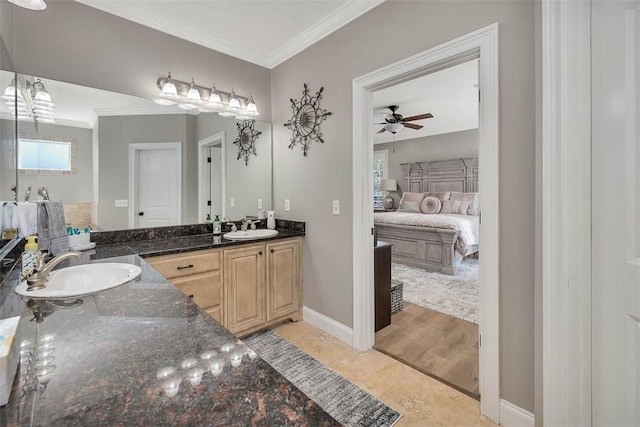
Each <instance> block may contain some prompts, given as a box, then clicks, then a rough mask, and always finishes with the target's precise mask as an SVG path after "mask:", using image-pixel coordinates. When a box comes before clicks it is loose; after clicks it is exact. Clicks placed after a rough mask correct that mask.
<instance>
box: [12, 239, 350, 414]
mask: <svg viewBox="0 0 640 427" xmlns="http://www.w3.org/2000/svg"><path fill="white" fill-rule="evenodd" d="M303 234H304V233H299V232H288V231H283V232H282V233H281V234H280V236H279V237H278V238H275V239H270V240H266V241H252V242H230V241H226V240H225V239H220V238H219V237H218V238H217V239H214V238H213V236H211V235H210V234H208V235H187V236H174V237H171V238H164V239H154V240H135V241H129V242H127V241H118V242H111V244H99V245H98V246H97V247H96V249H95V250H94V251H93V252H91V253H88V254H87V255H86V256H85V257H84V258H83V259H81V260H72V262H73V263H77V262H90V263H96V262H124V263H129V264H134V265H138V266H139V267H140V268H141V269H142V274H141V276H140V277H139V278H138V279H136V280H134V281H133V282H130V283H127V284H124V285H121V286H119V287H116V288H113V289H110V290H107V291H103V292H99V293H97V294H94V295H89V296H85V297H82V298H80V299H79V300H75V301H66V302H64V303H63V302H59V301H58V302H56V301H42V300H40V301H36V300H26V299H25V300H23V299H21V298H20V297H19V296H18V295H17V294H15V293H14V292H13V287H15V286H16V285H17V283H18V281H19V277H18V276H19V274H18V273H19V272H18V271H17V269H14V271H13V272H12V273H10V275H9V277H8V278H7V279H5V282H4V284H3V285H2V286H0V318H5V317H12V316H16V315H20V316H21V319H20V324H19V328H18V330H19V334H20V337H19V341H18V342H19V343H24V344H23V345H24V347H23V349H26V351H24V354H23V358H22V362H21V364H20V366H19V368H18V372H17V374H16V381H15V382H14V388H13V392H12V395H11V399H10V401H9V403H8V404H7V405H6V406H4V407H2V408H0V425H8V426H13V425H18V426H19V425H69V424H73V425H296V426H307V425H313V426H316V425H320V426H323V425H330V426H333V425H339V424H338V423H337V422H336V421H335V420H334V419H333V418H332V417H331V416H330V415H329V414H327V413H326V412H325V411H324V410H322V409H321V408H320V407H318V406H317V405H316V404H315V403H314V402H313V401H311V400H310V399H309V398H308V397H307V396H306V395H304V394H303V393H302V392H300V391H299V390H298V389H297V387H295V386H294V385H292V384H291V383H290V382H289V381H288V380H287V379H286V378H284V377H283V376H282V375H280V374H279V373H278V372H277V371H275V370H274V369H273V368H272V367H271V366H270V365H268V364H267V363H266V362H264V361H263V360H262V359H260V358H259V357H258V358H256V359H250V358H249V357H247V356H245V357H244V358H243V360H242V363H241V364H240V366H238V367H235V368H233V367H231V366H230V365H229V364H228V362H227V365H226V366H225V367H224V369H223V371H222V374H221V375H220V376H218V377H214V376H212V374H211V373H209V372H208V371H207V372H205V374H204V376H203V377H202V381H201V382H200V383H198V384H196V385H192V384H191V383H190V381H188V380H186V379H183V380H182V382H181V384H180V386H179V390H178V391H177V394H176V395H175V396H173V397H169V396H168V395H167V392H166V389H164V388H163V382H162V381H161V380H159V379H157V378H156V374H157V373H158V371H159V370H160V369H161V368H163V367H167V366H173V367H178V372H182V371H180V368H179V365H180V363H181V361H183V360H185V359H188V358H196V359H198V360H199V359H200V356H201V355H202V354H203V353H205V352H207V351H209V350H216V351H218V352H219V351H220V348H221V346H223V345H224V344H228V343H236V342H237V341H236V340H237V338H236V337H235V336H234V335H233V334H232V333H230V332H229V330H227V329H225V327H224V326H226V327H227V328H228V329H230V330H232V331H234V332H235V333H236V334H247V333H249V332H250V331H252V330H257V329H260V328H263V327H266V326H268V325H270V324H272V323H273V322H277V321H281V320H283V319H286V318H294V319H295V318H298V317H299V315H300V305H301V291H300V285H301V283H300V282H301V279H300V277H301V275H300V273H301V268H300V260H301V239H302V237H301V236H302V235H303ZM261 252H262V253H261ZM147 261H148V262H147ZM62 267H64V265H63V266H62ZM179 267H181V268H179ZM185 267H186V268H185ZM165 277H166V278H165ZM214 319H220V320H221V321H216V320H214ZM223 325H224V326H223ZM44 353H47V354H46V355H45V354H44ZM43 358H52V359H51V360H50V362H51V363H50V365H53V367H54V368H53V370H52V371H51V372H50V373H48V374H47V373H45V374H44V375H42V373H40V374H38V372H39V371H38V370H37V367H38V364H39V363H40V361H41V360H42V359H43Z"/></svg>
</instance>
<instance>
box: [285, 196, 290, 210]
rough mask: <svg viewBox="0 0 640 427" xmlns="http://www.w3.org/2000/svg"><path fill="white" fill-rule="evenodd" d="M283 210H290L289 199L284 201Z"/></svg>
mask: <svg viewBox="0 0 640 427" xmlns="http://www.w3.org/2000/svg"><path fill="white" fill-rule="evenodd" d="M284 210H285V211H287V212H289V211H290V210H291V202H289V199H284Z"/></svg>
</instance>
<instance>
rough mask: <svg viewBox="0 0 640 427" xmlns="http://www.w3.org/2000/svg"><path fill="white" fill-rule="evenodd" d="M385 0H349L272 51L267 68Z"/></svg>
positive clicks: (274, 65)
mask: <svg viewBox="0 0 640 427" xmlns="http://www.w3.org/2000/svg"><path fill="white" fill-rule="evenodd" d="M384 1H385V0H370V1H362V0H348V1H347V2H345V3H344V4H343V5H342V6H340V7H339V8H337V9H335V10H334V11H333V12H331V13H330V14H329V15H328V16H326V17H325V18H323V19H321V20H320V21H318V22H317V23H316V24H314V25H312V26H310V27H309V28H307V29H306V30H305V31H303V32H301V33H299V34H298V35H296V37H294V38H293V39H291V41H289V42H288V43H286V44H284V45H282V46H280V47H279V48H277V49H275V50H274V51H272V52H271V54H270V55H269V56H270V58H269V59H270V61H269V66H268V67H267V68H274V67H276V66H278V65H280V64H282V63H283V62H284V61H286V60H287V59H289V58H291V57H293V56H295V55H296V54H298V53H300V52H302V51H303V50H305V49H306V48H308V47H309V46H311V45H312V44H314V43H316V42H318V41H320V40H322V39H323V38H325V37H326V36H328V35H329V34H331V33H333V32H334V31H337V30H338V29H340V28H342V27H344V26H345V25H347V24H348V23H349V22H351V21H353V20H355V19H356V18H359V17H360V16H362V15H364V14H365V13H367V12H368V11H370V10H371V9H373V8H374V7H376V6H378V5H380V4H381V3H383V2H384Z"/></svg>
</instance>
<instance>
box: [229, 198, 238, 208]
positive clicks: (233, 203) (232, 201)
mask: <svg viewBox="0 0 640 427" xmlns="http://www.w3.org/2000/svg"><path fill="white" fill-rule="evenodd" d="M229 206H231V207H232V208H235V207H236V199H234V198H233V197H232V198H231V200H229Z"/></svg>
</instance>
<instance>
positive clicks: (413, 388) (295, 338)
mask: <svg viewBox="0 0 640 427" xmlns="http://www.w3.org/2000/svg"><path fill="white" fill-rule="evenodd" d="M274 331H275V332H276V333H278V334H279V335H280V336H281V337H283V338H285V339H286V340H288V341H290V342H291V343H293V344H294V345H296V346H298V347H299V348H301V349H302V350H304V351H305V352H306V353H308V354H309V355H311V356H312V357H314V358H316V359H318V360H319V361H320V362H322V363H324V364H325V365H327V366H328V367H329V368H331V369H333V370H334V371H336V372H338V373H340V374H341V375H343V376H344V377H346V378H348V379H349V380H351V381H352V382H353V383H354V384H357V385H358V386H360V387H362V388H363V389H364V390H366V391H368V392H369V393H371V394H372V395H373V396H376V397H377V398H378V399H380V400H382V401H383V402H384V403H386V404H387V405H389V406H391V407H392V408H394V409H395V410H397V411H399V412H400V413H402V415H403V417H402V418H401V419H400V421H399V422H398V423H397V424H396V426H397V427H405V426H460V427H463V426H468V427H490V426H495V425H496V424H494V423H492V422H491V421H490V420H488V419H487V418H485V417H481V416H480V403H479V402H478V401H477V400H474V399H472V398H471V397H469V396H467V395H465V394H463V393H461V392H459V391H457V390H455V389H453V388H451V387H449V386H447V385H444V384H442V383H440V382H438V381H436V380H434V379H433V378H431V377H428V376H426V375H424V374H422V373H420V372H418V371H416V370H414V369H412V368H410V367H408V366H406V365H404V364H402V363H400V362H398V361H397V360H395V359H392V358H391V357H388V356H386V355H384V354H382V353H380V352H378V351H376V350H370V351H367V352H364V353H363V352H359V351H356V350H354V349H353V348H351V347H349V346H348V345H346V344H345V343H343V342H342V341H340V340H338V339H337V338H334V337H332V336H331V335H329V334H327V333H326V332H323V331H321V330H320V329H318V328H315V327H313V326H311V325H310V324H308V323H306V322H304V321H300V322H297V323H285V324H283V325H281V326H278V327H277V328H275V329H274Z"/></svg>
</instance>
